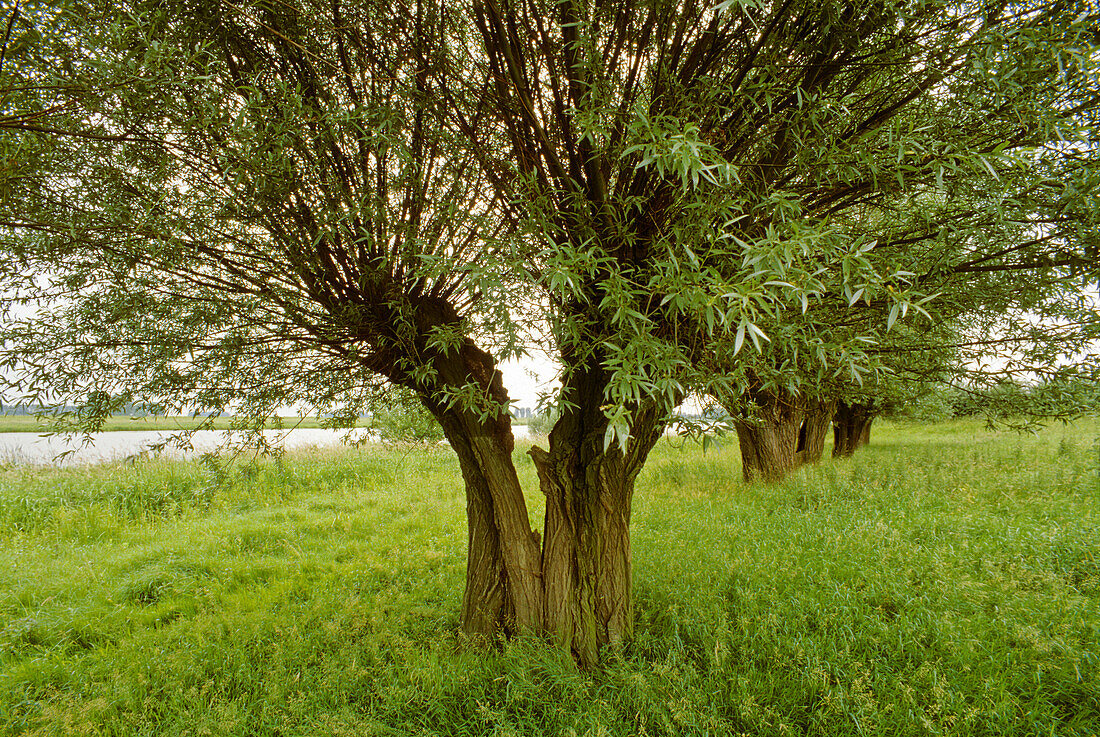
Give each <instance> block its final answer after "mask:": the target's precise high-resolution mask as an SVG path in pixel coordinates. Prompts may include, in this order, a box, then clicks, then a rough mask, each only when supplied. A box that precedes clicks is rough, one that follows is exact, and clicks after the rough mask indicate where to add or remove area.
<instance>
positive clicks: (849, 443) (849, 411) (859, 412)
mask: <svg viewBox="0 0 1100 737" xmlns="http://www.w3.org/2000/svg"><path fill="white" fill-rule="evenodd" d="M874 419H875V413H874V408H873V407H872V406H871V405H869V404H848V403H847V402H844V401H840V402H838V403H837V406H836V413H835V414H834V415H833V457H834V458H848V457H850V456H851V455H852V454H853V453H855V452H856V450H858V449H859V448H860V447H862V446H864V445H867V444H868V443H870V442H871V423H872V422H873V421H874Z"/></svg>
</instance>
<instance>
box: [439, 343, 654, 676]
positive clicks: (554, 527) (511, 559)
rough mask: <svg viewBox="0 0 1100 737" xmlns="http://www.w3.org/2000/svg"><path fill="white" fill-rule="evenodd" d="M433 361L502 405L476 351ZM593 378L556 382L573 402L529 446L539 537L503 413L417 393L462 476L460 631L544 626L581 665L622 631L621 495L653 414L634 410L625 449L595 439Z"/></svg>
mask: <svg viewBox="0 0 1100 737" xmlns="http://www.w3.org/2000/svg"><path fill="white" fill-rule="evenodd" d="M438 366H439V374H440V377H441V378H442V379H444V380H446V381H449V382H450V383H452V384H456V383H458V382H459V381H460V380H464V381H469V380H470V379H471V377H473V378H477V377H481V378H482V380H483V381H482V383H484V385H485V386H486V387H487V391H488V393H489V394H490V395H492V396H494V397H496V399H497V402H498V403H499V404H500V406H502V407H504V406H507V403H506V396H505V395H504V394H503V387H502V386H501V385H500V376H499V372H496V371H495V367H494V366H493V364H492V360H491V358H490V357H489V356H488V354H484V353H481V352H480V351H478V350H477V349H476V348H474V347H472V346H470V345H468V346H466V347H464V348H463V349H462V350H461V352H460V354H459V355H458V356H457V357H456V358H454V359H453V360H452V361H448V362H443V361H440V363H439V364H438ZM486 376H490V377H491V378H490V379H484V377H486ZM605 385H606V382H605V381H604V377H603V376H602V374H596V375H595V376H593V377H589V376H585V375H580V377H579V378H577V377H575V378H574V379H573V381H571V382H570V387H568V388H569V390H570V391H571V397H572V398H573V402H574V403H575V406H576V408H575V409H570V410H567V411H566V412H564V413H563V414H562V416H561V418H559V420H558V422H557V423H556V424H555V426H554V428H553V430H552V431H551V433H550V438H549V441H550V449H549V451H546V450H543V449H541V448H532V449H531V451H530V454H531V457H532V459H533V460H534V462H535V467H536V469H537V471H538V476H539V481H540V487H541V489H542V491H543V493H544V494H545V495H546V517H545V522H544V530H543V535H542V540H541V547H540V539H539V535H538V533H536V532H534V531H532V530H531V528H530V523H529V521H528V516H527V506H526V502H525V500H524V497H523V491H522V489H521V487H520V485H519V480H518V476H517V475H516V469H515V467H514V465H513V462H512V451H513V449H514V447H513V441H512V433H511V426H510V422H509V420H508V417H507V415H506V414H505V413H503V412H499V413H496V414H495V415H493V416H490V417H489V418H484V417H481V416H479V415H478V414H477V413H474V412H470V411H466V410H463V409H459V408H455V407H444V406H441V405H438V404H435V403H433V401H432V399H431V397H430V396H426V395H422V397H421V398H422V401H423V402H424V404H425V406H427V407H428V409H429V410H431V411H432V412H433V414H435V416H436V417H437V418H438V419H439V421H440V423H441V424H442V426H443V431H444V433H445V434H446V436H447V439H448V440H449V442H450V443H451V447H452V448H453V449H454V451H455V453H456V454H457V456H458V460H459V465H460V467H461V469H462V475H463V479H464V480H465V483H466V508H467V525H468V529H467V535H468V538H467V539H468V544H469V549H468V550H469V552H468V558H467V568H466V591H465V594H464V596H463V605H462V629H463V631H464V632H466V633H467V634H469V635H471V636H475V637H494V636H497V635H499V634H503V635H509V634H512V633H519V634H523V633H528V634H549V635H550V636H551V637H552V638H553V640H554V641H555V642H556V643H558V644H559V645H560V646H562V647H563V648H566V649H568V650H569V651H571V652H572V653H573V655H574V657H575V658H576V660H577V662H578V663H579V664H580V665H581V666H582V667H585V668H591V667H593V666H595V665H596V664H597V663H598V660H599V652H600V650H601V649H602V648H604V647H606V646H617V645H618V644H620V643H621V642H622V641H623V640H625V639H627V638H628V637H629V636H630V635H631V633H632V631H633V625H634V614H633V606H632V600H631V552H630V505H631V502H632V500H633V495H634V482H635V479H636V478H637V475H638V472H639V471H640V470H641V468H642V465H643V464H644V462H645V459H646V457H647V456H648V455H649V452H650V450H652V448H653V446H654V444H656V442H657V440H658V439H659V437H660V435H661V431H662V430H663V424H662V423H661V422H660V421H659V418H660V416H661V415H659V413H658V412H657V411H656V410H654V409H647V410H644V411H638V412H636V413H635V417H634V425H633V428H632V436H631V440H630V442H629V443H628V444H627V447H626V450H625V452H624V451H623V450H621V449H620V448H619V446H618V445H616V444H612V445H611V446H610V447H609V448H606V449H605V448H604V432H605V430H606V428H607V420H606V418H605V417H604V415H603V412H602V410H601V409H600V406H601V403H602V402H601V401H600V400H601V399H602V396H603V389H604V387H605ZM502 400H503V401H502Z"/></svg>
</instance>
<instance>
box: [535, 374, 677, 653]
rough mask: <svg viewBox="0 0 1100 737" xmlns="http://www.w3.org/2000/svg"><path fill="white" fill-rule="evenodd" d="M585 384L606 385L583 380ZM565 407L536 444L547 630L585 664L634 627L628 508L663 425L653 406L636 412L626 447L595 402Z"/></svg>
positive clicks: (588, 387) (582, 387) (593, 387)
mask: <svg viewBox="0 0 1100 737" xmlns="http://www.w3.org/2000/svg"><path fill="white" fill-rule="evenodd" d="M577 384H578V386H577V389H578V390H579V391H582V392H583V391H590V390H596V391H600V392H601V393H602V384H601V383H600V382H599V381H598V380H593V379H592V378H581V379H580V380H579V381H578V382H577ZM579 405H580V407H582V408H583V407H588V408H589V409H588V410H587V411H584V410H583V409H578V410H569V411H566V412H565V413H563V414H562V416H561V418H560V419H559V421H558V422H557V423H556V424H555V426H554V429H553V430H552V431H551V433H550V438H549V441H550V449H549V451H545V450H543V449H541V448H538V447H535V448H532V449H531V451H530V454H531V458H532V459H533V460H534V462H535V467H536V469H537V471H538V475H539V481H540V485H541V488H542V491H543V493H544V494H545V495H546V519H545V527H544V533H543V551H542V576H543V584H544V591H545V596H546V619H545V627H546V630H547V632H549V633H550V635H551V636H552V637H553V638H554V640H555V641H556V642H557V643H558V644H559V645H561V646H562V647H567V648H569V649H570V650H571V651H572V652H573V654H574V657H575V658H576V659H577V661H578V663H580V664H581V666H582V667H586V668H587V667H591V666H593V665H595V664H596V662H597V659H598V653H599V651H600V649H601V648H604V647H606V646H612V647H617V646H618V645H620V644H621V643H622V642H623V641H624V640H626V639H627V638H629V637H630V635H631V634H632V632H633V628H634V610H633V603H632V576H631V551H630V507H631V502H632V500H633V496H634V482H635V479H636V478H637V475H638V472H639V471H640V470H641V468H642V465H643V463H644V462H645V458H646V457H647V456H648V455H649V452H650V450H652V448H653V446H654V444H655V443H656V442H657V440H658V438H659V437H660V435H661V430H662V429H663V424H662V423H660V422H658V417H657V414H656V413H655V412H654V411H652V410H647V411H641V412H638V413H637V414H636V416H635V421H634V426H633V431H632V438H631V440H630V442H629V443H628V444H627V447H626V450H625V452H624V451H623V450H621V449H620V448H619V446H618V445H615V444H612V445H611V446H610V447H608V448H607V449H606V450H605V449H604V432H605V430H606V429H607V420H606V418H605V417H604V416H603V413H602V412H601V411H600V410H599V404H598V403H595V402H591V403H586V402H581V403H579Z"/></svg>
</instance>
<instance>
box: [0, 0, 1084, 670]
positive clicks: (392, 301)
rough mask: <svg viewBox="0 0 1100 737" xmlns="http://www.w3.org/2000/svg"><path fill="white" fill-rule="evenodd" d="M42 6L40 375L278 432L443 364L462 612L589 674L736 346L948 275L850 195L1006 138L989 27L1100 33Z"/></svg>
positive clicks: (998, 12) (85, 420) (916, 11)
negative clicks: (684, 422) (913, 279)
mask: <svg viewBox="0 0 1100 737" xmlns="http://www.w3.org/2000/svg"><path fill="white" fill-rule="evenodd" d="M7 21H8V23H7V27H8V28H10V29H11V32H10V33H9V34H8V35H7V36H6V41H5V47H4V50H5V55H4V61H3V67H2V69H0V74H2V75H3V77H2V78H0V79H2V81H0V90H2V92H0V94H3V103H2V105H3V109H2V110H0V116H2V117H0V129H2V131H3V136H4V138H3V141H2V143H0V146H2V149H0V150H2V151H3V154H4V159H5V161H6V162H10V163H9V164H7V165H6V166H5V168H4V169H3V171H2V173H0V176H2V177H4V179H3V184H4V195H3V197H2V198H0V208H2V210H0V227H2V228H3V230H2V233H3V236H2V238H3V240H2V248H3V250H4V254H5V256H6V259H5V261H4V266H3V267H2V268H3V272H2V273H3V282H4V288H5V292H4V295H5V296H4V300H5V307H6V318H7V319H6V321H5V326H4V329H3V333H2V339H3V344H4V348H3V356H4V359H3V362H4V364H5V367H6V369H7V371H6V373H5V376H6V377H7V380H8V381H9V382H10V383H11V384H12V388H13V389H14V390H17V391H19V392H22V393H23V395H25V396H28V397H29V398H32V399H39V400H41V399H46V400H57V401H63V400H68V401H76V402H79V403H81V404H82V408H81V410H80V412H79V413H78V416H77V418H76V419H77V424H78V425H79V426H81V427H84V428H87V429H92V428H94V427H96V425H97V423H98V422H99V421H100V420H101V419H102V418H103V417H104V416H105V415H106V414H107V413H108V412H110V410H111V409H112V407H113V406H117V405H118V404H119V403H122V402H137V403H141V404H144V405H146V406H148V407H150V408H153V409H168V408H172V409H180V408H194V409H198V410H200V411H205V410H215V411H221V410H227V409H232V410H233V411H235V412H236V414H237V416H238V417H241V418H244V419H250V420H253V421H259V420H261V419H262V418H263V417H264V416H266V415H268V414H270V413H271V412H273V411H274V410H275V408H277V407H279V406H282V405H287V404H301V405H303V406H308V407H312V408H314V409H317V410H328V409H332V408H334V407H336V408H343V409H344V411H345V412H346V414H347V415H349V416H350V415H354V414H356V413H357V409H358V407H359V406H360V405H361V403H362V402H363V401H365V398H367V397H368V396H369V395H371V393H372V392H373V391H374V390H375V388H376V387H377V386H379V384H380V383H382V384H387V383H388V384H392V385H396V386H398V387H401V388H402V389H404V390H407V391H411V392H413V393H415V394H416V395H417V396H418V397H419V399H420V401H421V402H422V403H423V404H424V406H425V407H426V408H427V409H429V410H430V411H431V412H432V414H433V415H434V416H435V417H436V419H437V420H438V421H439V422H440V424H441V425H442V427H443V430H444V432H445V434H446V436H447V438H448V440H449V441H450V444H451V446H452V448H453V449H454V452H455V453H456V455H457V457H458V461H459V465H460V468H461V472H462V475H463V478H464V480H465V485H466V496H467V518H468V540H469V551H468V562H467V580H466V591H465V595H464V599H463V612H462V626H463V629H464V630H465V631H466V632H468V633H471V634H476V635H492V634H495V633H499V632H505V633H514V632H516V633H546V634H549V635H550V636H551V637H552V639H553V640H554V641H555V642H557V643H558V644H560V645H561V646H563V647H566V648H569V649H571V650H572V651H573V652H574V654H575V656H576V657H577V659H578V660H579V661H580V662H581V663H582V664H584V665H591V664H593V663H595V662H596V661H597V659H598V653H599V650H600V648H601V647H603V646H606V645H609V644H612V645H613V644H616V643H619V642H621V641H622V640H623V639H624V638H626V637H628V636H629V635H630V633H631V629H632V626H633V614H632V607H631V571H630V558H631V554H630V538H629V523H630V509H631V498H632V495H633V489H634V480H635V478H636V477H637V474H638V472H639V471H640V469H641V468H642V466H643V464H644V463H645V460H646V457H647V455H648V453H649V452H650V450H651V449H652V447H653V445H654V444H655V442H656V441H657V439H658V437H659V436H660V434H661V432H662V430H663V428H664V425H665V423H666V422H667V419H668V417H669V415H670V413H671V411H672V410H673V408H674V407H675V405H676V404H677V403H678V402H679V400H680V399H681V398H682V397H683V396H684V395H685V394H686V393H687V392H690V391H704V392H709V391H718V390H719V389H721V390H724V391H730V392H732V391H735V390H737V388H738V383H737V379H736V378H731V377H730V376H726V375H718V376H716V375H715V373H714V372H713V365H714V361H713V358H714V356H715V355H717V354H718V353H719V352H720V351H723V350H725V348H723V346H724V345H729V346H737V345H738V344H739V343H743V342H744V341H745V340H746V339H748V340H749V341H750V342H751V341H753V340H761V338H760V329H759V327H758V325H759V324H761V323H763V322H764V321H765V320H766V319H767V318H768V317H769V316H774V315H775V314H777V313H778V312H779V311H781V310H782V309H783V307H784V305H786V304H788V303H790V302H791V301H792V300H797V301H798V302H802V301H803V300H805V301H807V302H809V301H813V300H817V299H819V298H822V295H823V294H824V293H825V290H824V289H823V288H822V287H821V286H820V285H821V284H824V283H826V282H827V283H828V284H830V285H833V287H832V288H833V289H839V290H840V291H841V292H845V291H847V292H849V293H850V292H853V291H854V290H858V289H861V288H862V289H864V290H865V291H867V290H871V291H874V292H875V294H876V295H877V298H878V299H879V300H881V301H882V303H883V304H887V305H889V309H893V308H894V306H895V305H896V306H897V307H898V308H899V309H901V308H902V307H903V306H904V305H907V304H910V303H911V302H912V301H913V300H915V299H918V298H919V297H920V295H919V294H918V291H919V290H917V291H915V290H912V289H910V288H909V287H908V286H907V285H906V284H905V283H904V281H903V280H901V279H900V278H899V274H897V273H896V271H894V270H891V269H889V268H884V267H883V266H881V265H877V266H876V263H875V262H874V260H873V259H871V258H870V257H869V256H868V255H867V254H868V253H869V252H871V251H869V249H868V248H867V246H868V244H869V240H868V239H866V238H863V237H857V238H853V231H852V229H851V227H850V226H849V225H848V224H847V223H846V222H843V221H842V219H841V218H840V217H839V215H840V214H841V213H844V212H851V211H852V208H854V207H857V206H858V204H859V203H860V202H864V201H868V200H869V199H874V197H875V196H876V194H877V193H878V192H880V191H882V190H889V191H891V192H894V193H897V192H902V191H905V189H906V187H907V186H908V185H907V184H906V180H905V178H904V176H902V177H901V178H900V179H899V178H898V177H897V176H895V175H896V174H898V173H899V172H901V173H904V170H903V168H902V167H900V166H899V163H901V164H904V163H905V162H907V161H909V160H910V159H911V158H912V156H915V155H916V154H910V153H909V152H912V151H919V152H923V151H934V152H937V153H936V155H937V156H941V157H946V156H947V155H948V154H947V153H945V151H948V150H949V151H950V152H951V155H953V156H956V157H957V159H953V161H955V162H956V163H957V165H959V166H970V167H972V168H976V167H979V166H983V165H984V162H986V157H987V152H986V150H985V149H984V148H983V147H984V146H985V145H986V143H987V142H988V140H987V138H986V137H984V136H982V135H980V132H977V131H971V132H970V133H969V135H963V134H960V133H959V132H958V130H957V127H956V126H955V125H953V124H951V123H950V122H945V121H944V120H941V119H940V118H941V116H942V115H943V114H944V111H945V110H946V109H963V110H967V111H969V113H970V114H972V115H973V116H978V115H981V114H983V112H982V110H981V108H982V106H983V105H984V102H983V100H982V99H981V98H980V96H969V93H966V92H965V90H953V88H952V87H951V81H952V80H953V79H956V78H963V77H967V76H968V75H973V74H976V71H975V70H978V69H979V68H988V69H990V71H989V72H987V76H988V79H989V80H991V81H990V84H992V83H994V82H999V81H1002V78H1003V79H1004V80H1008V78H1009V77H1010V76H1011V75H1009V74H1008V72H1007V71H1006V70H1002V69H999V68H997V67H983V65H984V64H986V63H987V61H988V60H989V58H991V57H990V53H989V51H988V50H989V49H990V48H994V47H996V46H997V44H1000V43H1002V42H1003V41H1004V39H1006V38H1009V37H1014V36H1019V37H1026V38H1028V39H1030V41H1031V42H1033V43H1031V44H1030V45H1025V46H1026V48H1027V49H1028V52H1027V53H1028V56H1027V57H1026V58H1027V63H1028V64H1030V65H1031V67H1035V68H1040V67H1041V68H1042V69H1045V70H1046V71H1045V72H1044V73H1045V74H1047V75H1048V76H1049V78H1050V79H1056V78H1057V75H1058V74H1059V73H1060V72H1059V71H1058V70H1059V69H1074V68H1076V66H1075V65H1079V64H1080V57H1081V55H1082V53H1084V52H1082V51H1081V49H1082V48H1084V47H1083V46H1082V41H1081V39H1082V34H1083V33H1084V31H1083V27H1082V26H1081V24H1080V22H1077V21H1076V15H1075V14H1074V13H1072V12H1071V11H1070V10H1069V9H1066V8H1064V7H1062V6H1051V7H1049V8H1046V7H1036V8H1035V9H1029V10H1027V11H1026V12H1021V11H1019V10H1017V9H1014V8H1008V7H1007V6H1004V5H1003V4H997V3H977V2H976V3H947V2H942V3H924V2H916V3H904V2H897V3H893V2H878V3H871V4H867V5H865V6H859V7H857V6H853V5H849V4H844V3H831V2H825V3H822V2H795V1H794V0H786V1H783V2H755V1H753V2H748V1H746V2H724V3H721V4H720V5H718V6H714V7H712V6H710V5H709V4H700V3H692V2H662V1H660V0H657V1H655V2H651V3H646V4H639V5H636V4H633V3H598V4H591V3H583V2H574V1H572V0H560V1H557V2H536V1H535V0H527V1H521V2H495V1H485V0H475V1H474V2H472V4H465V3H448V4H439V3H434V2H426V1H425V2H413V3H402V2H398V3H381V2H357V3H347V4H345V3H342V2H340V1H339V0H337V1H336V2H325V3H321V2H312V1H311V0H294V1H293V2H268V1H262V0H256V1H254V2H246V3H228V2H225V1H224V0H186V1H184V2H179V3H163V2H157V1H154V0H132V1H130V2H125V3H101V2H97V1H95V0H83V1H82V0H64V2H56V1H54V2H48V3H46V2H24V3H21V4H20V5H19V6H18V7H17V8H16V10H15V11H13V12H11V14H10V15H9V17H8V19H7ZM1032 82H1034V80H1032ZM1006 83H1007V82H1006ZM1036 89H1043V87H1042V86H1039V87H1037V88H1036ZM948 98H950V99H948ZM948 102H949V103H950V106H948ZM1054 117H1057V116H1054ZM1044 125H1046V123H1045V122H1044ZM941 149H942V150H941ZM822 274H828V279H827V280H825V279H822V278H820V277H821V275H822ZM532 296H534V297H535V299H534V300H532ZM532 304H535V305H538V306H539V311H538V312H537V313H536V314H530V313H529V312H524V310H526V309H529V308H530V306H531V305H532ZM526 323H534V324H537V325H538V327H539V328H540V329H542V330H544V331H545V334H547V335H549V336H552V339H553V341H554V343H555V349H556V351H557V352H558V354H559V357H560V359H561V363H562V366H563V368H562V376H561V379H562V388H561V391H560V394H559V396H558V397H557V401H556V408H557V411H558V417H559V419H558V420H557V422H556V424H555V426H554V428H553V430H552V431H551V434H550V440H549V448H548V449H546V450H542V449H538V448H535V449H532V451H531V454H532V457H533V459H534V461H535V464H536V467H537V469H538V475H539V478H540V487H541V490H542V492H543V493H544V494H545V495H546V517H545V519H544V522H543V529H542V531H541V534H540V533H538V532H535V531H532V529H531V527H530V522H529V520H528V509H527V503H526V500H525V497H524V493H523V489H522V488H521V485H520V483H519V479H518V476H517V474H516V469H515V466H514V464H513V461H512V452H513V449H514V447H513V446H514V444H513V438H512V433H511V429H510V424H509V418H508V397H507V393H506V390H505V388H504V387H503V385H502V382H501V378H500V373H499V372H498V371H497V369H496V366H497V362H498V361H499V360H501V359H502V358H505V357H509V356H512V355H515V354H516V353H517V352H519V351H520V350H521V349H522V344H523V341H524V336H525V334H526V333H525V331H524V329H523V328H524V326H525V324H526ZM821 335H826V333H825V332H822V333H821ZM746 336H747V338H746ZM823 340H826V341H828V340H832V339H830V338H827V337H826V338H823ZM829 347H832V346H829ZM734 353H736V351H734Z"/></svg>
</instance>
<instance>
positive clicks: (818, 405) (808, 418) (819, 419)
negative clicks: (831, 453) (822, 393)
mask: <svg viewBox="0 0 1100 737" xmlns="http://www.w3.org/2000/svg"><path fill="white" fill-rule="evenodd" d="M835 411H836V402H835V401H832V402H824V401H821V400H811V401H809V402H807V403H806V405H805V414H804V417H803V419H802V428H801V430H800V431H799V448H798V454H799V456H798V459H797V461H798V463H799V464H803V463H817V462H818V461H820V460H821V456H822V455H823V454H824V453H825V438H826V436H827V435H828V434H829V423H830V422H831V421H832V419H833V413H834V412H835Z"/></svg>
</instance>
